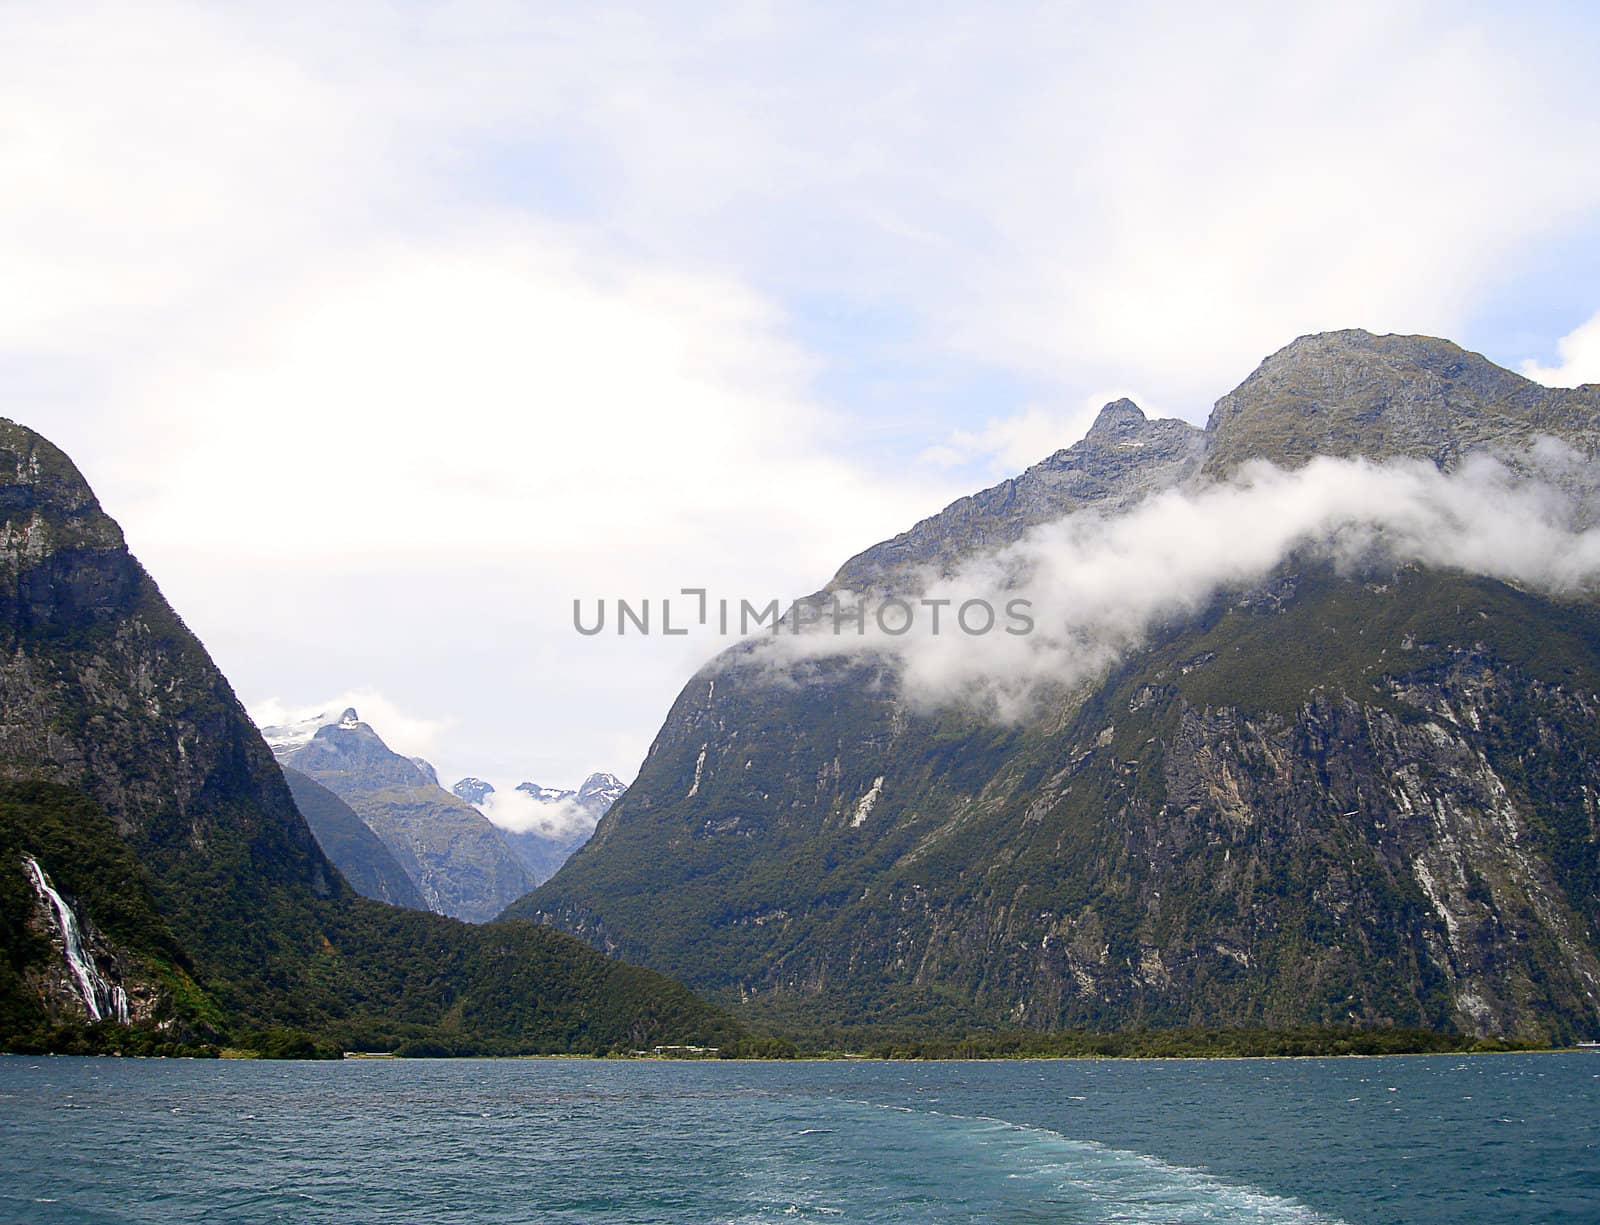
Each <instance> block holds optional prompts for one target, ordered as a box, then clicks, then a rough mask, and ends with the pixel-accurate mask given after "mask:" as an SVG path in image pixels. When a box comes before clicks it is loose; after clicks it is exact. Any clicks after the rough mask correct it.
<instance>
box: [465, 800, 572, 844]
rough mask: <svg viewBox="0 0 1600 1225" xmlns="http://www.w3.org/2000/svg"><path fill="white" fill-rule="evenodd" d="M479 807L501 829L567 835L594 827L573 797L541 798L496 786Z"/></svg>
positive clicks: (551, 835) (548, 834) (545, 834)
mask: <svg viewBox="0 0 1600 1225" xmlns="http://www.w3.org/2000/svg"><path fill="white" fill-rule="evenodd" d="M478 810H479V811H480V812H482V813H483V815H484V816H486V817H488V818H489V820H490V821H491V822H493V823H494V824H495V825H498V826H499V827H500V828H501V829H507V830H510V831H511V832H512V833H516V834H526V833H529V832H533V833H538V834H540V835H542V836H543V837H546V838H570V837H574V836H576V835H578V834H587V833H589V832H590V831H592V830H593V829H594V826H595V820H594V817H593V816H591V815H590V814H589V813H588V812H586V811H584V809H582V808H581V807H579V806H578V804H577V802H576V801H575V800H572V799H563V800H540V799H537V798H535V797H534V796H532V795H530V794H529V793H528V792H526V791H517V790H515V789H514V788H513V789H506V788H497V789H496V790H495V791H493V792H491V793H490V794H489V795H488V796H486V797H485V799H484V803H483V804H481V805H479V806H478Z"/></svg>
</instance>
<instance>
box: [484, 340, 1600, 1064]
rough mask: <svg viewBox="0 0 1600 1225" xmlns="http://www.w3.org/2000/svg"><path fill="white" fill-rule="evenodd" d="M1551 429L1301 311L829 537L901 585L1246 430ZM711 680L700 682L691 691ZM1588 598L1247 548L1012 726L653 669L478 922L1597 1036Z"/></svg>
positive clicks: (1164, 1010) (1063, 1015)
mask: <svg viewBox="0 0 1600 1225" xmlns="http://www.w3.org/2000/svg"><path fill="white" fill-rule="evenodd" d="M1537 434H1552V435H1554V436H1556V437H1559V438H1561V439H1563V440H1565V441H1567V442H1569V443H1572V444H1574V445H1576V446H1578V447H1580V448H1583V449H1584V450H1586V451H1587V452H1588V453H1589V454H1590V455H1593V453H1594V449H1595V447H1596V445H1597V443H1600V387H1589V388H1581V389H1577V390H1574V391H1565V392H1563V391H1549V390H1546V389H1544V388H1540V387H1537V386H1536V385H1534V384H1532V383H1529V382H1528V381H1527V380H1524V379H1521V378H1519V377H1517V376H1516V375H1513V374H1511V373H1509V372H1507V371H1504V370H1500V369H1498V368H1496V367H1494V366H1492V365H1491V364H1490V363H1488V362H1487V361H1485V360H1484V359H1482V358H1480V357H1477V356H1476V355H1474V354H1469V353H1466V352H1464V351H1463V350H1461V349H1459V348H1457V347H1456V346H1454V345H1451V344H1449V343H1447V342H1444V341H1438V340H1433V339H1429V338H1421V337H1374V336H1370V335H1368V334H1366V333H1361V332H1349V333H1331V334H1328V335H1325V336H1316V337H1308V338H1304V339H1302V340H1300V341H1297V342H1295V344H1293V345H1290V346H1289V347H1288V348H1286V349H1285V350H1283V351H1282V352H1280V353H1278V354H1275V355H1274V356H1273V357H1271V358H1269V359H1268V360H1267V361H1266V362H1265V363H1263V365H1262V367H1261V368H1260V369H1259V370H1257V371H1256V372H1255V373H1254V374H1253V375H1252V376H1251V377H1250V378H1249V379H1248V380H1246V382H1245V383H1244V384H1243V385H1241V386H1240V387H1239V388H1238V389H1237V390H1236V391H1234V392H1233V393H1231V394H1230V395H1228V396H1226V397H1224V398H1223V399H1222V400H1221V401H1219V402H1218V404H1217V408H1216V411H1215V413H1214V415H1213V417H1212V420H1211V422H1210V423H1209V425H1208V426H1207V429H1206V430H1205V431H1203V432H1202V431H1199V430H1196V429H1194V428H1193V427H1190V426H1187V425H1184V424H1183V423H1181V422H1149V421H1146V420H1145V419H1144V417H1143V415H1142V414H1141V413H1139V411H1138V410H1137V409H1136V408H1135V407H1133V406H1132V405H1130V404H1127V403H1126V402H1121V403H1118V404H1113V405H1108V406H1107V408H1106V409H1105V411H1104V412H1103V413H1102V414H1101V416H1100V419H1099V421H1097V422H1096V425H1095V428H1094V429H1093V430H1092V431H1091V433H1090V435H1089V437H1087V438H1085V439H1084V441H1083V442H1081V443H1079V444H1077V445H1076V446H1074V447H1071V448H1068V449H1067V450H1066V451H1063V452H1058V453H1057V454H1056V455H1055V456H1052V457H1051V458H1050V459H1049V460H1047V461H1045V463H1043V464H1040V465H1037V466H1035V467H1034V468H1032V469H1030V470H1029V472H1028V473H1025V474H1024V475H1023V476H1021V477H1019V478H1017V479H1016V480H1014V481H1008V482H1005V483H1003V484H1001V485H999V486H996V487H995V488H994V489H991V490H988V491H985V492H984V493H981V494H978V495H975V496H974V497H972V498H969V499H964V500H962V501H961V502H958V503H956V504H954V505H953V506H952V507H950V508H948V509H947V510H946V511H945V512H943V513H942V514H940V515H938V516H935V517H934V518H932V519H930V520H925V521H924V522H923V523H921V524H919V525H917V527H915V528H913V529H912V530H911V531H910V532H908V533H906V534H904V535H903V536H900V537H897V538H895V540H892V541H889V542H886V543H885V544H883V545H879V546H876V547H875V548H873V549H869V550H867V551H866V552H865V553H863V554H861V555H860V556H858V557H857V558H855V559H853V560H852V561H851V562H849V563H847V564H846V565H845V567H843V568H842V569H841V570H840V572H839V574H838V576H836V578H835V579H834V581H833V583H832V584H830V586H831V587H835V588H837V587H846V588H849V589H851V590H858V591H859V590H863V589H870V588H873V587H879V588H884V587H890V586H893V585H894V584H895V583H897V582H903V581H904V578H905V576H906V575H907V574H908V573H909V572H910V571H911V570H913V569H915V568H916V567H920V566H926V565H933V566H934V567H936V568H942V567H946V566H949V565H950V564H951V563H953V562H955V561H957V560H959V559H960V558H962V557H964V556H967V555H970V554H972V553H976V552H981V551H984V550H986V549H990V548H993V547H994V546H995V545H996V544H1001V543H1007V542H1009V541H1011V540H1013V539H1015V538H1016V537H1017V536H1018V535H1019V534H1020V532H1021V531H1022V530H1023V529H1024V528H1025V527H1026V526H1029V525H1032V524H1034V523H1040V522H1044V521H1047V520H1049V519H1053V518H1056V517H1059V516H1060V515H1062V514H1064V513H1067V512H1069V511H1073V510H1080V509H1084V508H1089V507H1093V508H1098V509H1101V510H1103V511H1106V512H1107V513H1115V512H1116V511H1118V510H1121V509H1123V508H1125V507H1127V506H1130V505H1132V504H1133V503H1134V502H1136V501H1138V500H1139V499H1140V498H1143V497H1146V496H1148V495H1149V494H1151V493H1152V492H1156V491H1159V490H1162V489H1167V488H1174V487H1186V486H1194V485H1197V484H1200V483H1204V482H1207V481H1210V480H1214V479H1220V478H1223V477H1225V476H1226V475H1227V474H1228V473H1230V472H1231V471H1233V470H1234V469H1235V468H1237V467H1238V466H1239V465H1240V464H1242V463H1244V462H1246V461H1248V460H1251V459H1269V460H1273V461H1275V462H1278V463H1280V464H1284V465H1291V466H1292V465H1296V464H1299V463H1303V462H1305V461H1306V460H1308V459H1309V458H1311V457H1313V456H1314V455H1318V454H1334V455H1356V454H1359V455H1364V456H1368V457H1370V458H1373V459H1385V458H1390V457H1395V456H1407V457H1414V458H1426V459H1432V460H1434V461H1435V462H1438V463H1440V464H1444V465H1450V464H1453V463H1454V462H1456V461H1457V460H1458V459H1459V458H1460V457H1461V456H1464V455H1466V454H1468V453H1470V452H1472V451H1475V450H1480V449H1484V448H1489V447H1496V446H1503V445H1512V444H1520V443H1525V442H1527V441H1528V440H1529V439H1531V438H1532V437H1533V436H1534V435H1537ZM713 682H714V684H713ZM1597 711H1600V613H1597V609H1596V606H1595V603H1594V601H1592V600H1587V599H1585V600H1567V601H1557V600H1552V599H1545V598H1540V597H1536V596H1533V595H1530V594H1527V593H1524V592H1520V591H1517V590H1515V589H1514V588H1511V587H1509V586H1506V585H1504V584H1500V583H1496V582H1492V581H1489V580H1480V579H1470V578H1466V577H1464V576H1462V575H1459V574H1452V573H1441V572H1430V571H1426V570H1422V569H1416V568H1408V569H1399V570H1394V571H1392V572H1383V573H1362V574H1354V575H1342V574H1337V573H1335V572H1333V571H1332V570H1331V569H1328V568H1326V567H1324V566H1321V565H1319V564H1312V563H1304V564H1297V565H1291V566H1285V567H1284V568H1283V569H1281V570H1280V571H1279V572H1278V573H1275V574H1274V575H1273V576H1272V577H1271V578H1270V580H1269V581H1268V582H1266V583H1264V584H1262V585H1261V586H1260V587H1258V588H1257V589H1255V590H1250V591H1234V592H1231V593H1229V594H1228V595H1226V596H1225V597H1219V598H1218V599H1217V600H1215V601H1214V602H1213V604H1212V605H1211V606H1210V607H1208V608H1207V609H1205V610H1204V611H1203V612H1202V613H1201V614H1199V615H1197V616H1194V617H1192V618H1190V619H1188V620H1186V621H1184V622H1183V623H1181V624H1176V625H1172V626H1170V627H1168V628H1167V629H1166V630H1164V631H1162V633H1160V634H1159V635H1158V636H1157V637H1156V638H1155V639H1154V640H1153V641H1151V642H1149V643H1148V644H1147V645H1146V646H1145V648H1144V649H1143V650H1141V651H1139V652H1138V653H1136V654H1134V655H1133V656H1131V657H1129V658H1127V659H1125V660H1124V661H1123V662H1122V664H1121V665H1119V666H1118V667H1117V668H1116V669H1115V670H1114V671H1112V672H1111V673H1109V674H1108V675H1105V676H1103V677H1101V678H1100V679H1098V680H1097V681H1095V682H1093V683H1091V684H1089V685H1086V686H1083V687H1081V688H1080V689H1079V690H1077V691H1075V692H1072V693H1070V694H1065V695H1063V696H1062V698H1061V700H1060V701H1059V702H1057V703H1056V704H1054V705H1053V706H1052V707H1051V708H1050V709H1049V710H1048V711H1047V712H1046V713H1045V714H1043V715H1041V716H1040V717H1038V718H1036V719H1034V720H1033V721H1031V722H1028V723H1024V724H1020V725H997V724H992V723H985V722H982V721H980V720H978V719H976V718H974V717H972V716H970V715H967V714H964V713H962V712H960V711H957V710H946V711H942V712H938V713H934V714H928V713H919V712H918V711H916V710H913V709H910V708H908V707H907V706H906V705H905V704H903V703H902V702H901V701H900V700H899V699H898V697H897V691H896V687H895V684H894V678H893V676H892V675H891V674H889V673H888V672H887V671H886V670H884V668H883V667H882V666H880V665H875V664H872V663H870V662H867V661H865V660H863V659H855V660H825V661H822V662H820V663H817V664H814V665H813V666H812V667H811V668H810V671H809V673H808V675H807V676H806V677H805V680H804V683H797V684H788V685H774V684H773V683H772V679H771V675H770V673H769V672H768V671H766V670H765V669H762V668H758V667H756V666H754V665H753V664H751V663H750V662H748V657H747V653H746V652H744V651H743V650H742V649H741V648H737V647H736V648H733V649H731V650H730V651H729V652H727V653H725V654H724V656H723V657H721V658H720V659H718V660H717V661H715V662H714V663H713V664H712V665H711V666H709V667H708V668H707V669H706V670H705V671H703V672H702V673H701V674H700V675H699V676H697V677H696V678H695V679H694V680H692V681H691V682H690V683H689V684H688V685H687V686H686V687H685V689H684V691H683V692H682V694H681V695H680V696H679V698H678V700H677V702H676V703H675V704H674V706H673V708H672V710H671V712H670V713H669V714H668V716H667V719H666V722H665V724H664V725H663V727H662V729H661V732H660V733H659V735H658V736H657V738H656V741H655V743H654V745H653V746H652V748H651V751H650V754H649V756H648V757H647V759H646V761H645V763H644V765H643V767H642V769H641V771H640V775H639V778H638V779H637V780H636V781H635V782H634V784H633V785H632V787H631V788H630V789H629V790H628V792H627V794H626V795H625V796H624V797H623V798H622V799H621V800H620V801H619V802H618V803H617V804H616V805H615V807H614V808H613V809H612V810H611V812H610V813H609V814H608V815H607V816H606V818H605V819H604V820H602V821H601V823H600V826H599V828H598V829H597V831H596V833H595V836H594V837H593V839H591V841H590V842H589V844H588V845H587V846H586V847H585V848H584V849H583V850H581V851H579V852H578V853H577V854H576V855H574V856H573V858H572V859H571V860H570V861H569V862H568V864H567V865H566V866H565V867H564V868H563V869H562V870H561V871H560V872H559V873H557V875H556V876H555V877H554V878H553V879H552V880H550V881H549V882H547V883H546V884H545V885H543V886H542V887H541V888H540V889H539V890H537V891H536V892H535V893H534V894H533V895H531V896H530V897H529V898H527V899H524V900H523V901H522V902H520V903H518V904H517V905H516V906H515V907H513V908H512V909H511V911H510V912H509V913H511V914H516V915H522V916H527V917H537V918H540V919H541V920H543V921H545V922H549V923H553V924H556V925H558V926H561V927H563V928H565V929H566V930H569V931H572V932H575V933H577V934H579V935H581V936H583V937H584V938H585V939H588V940H590V941H591V942H593V943H595V944H596V945H598V946H600V947H604V948H607V949H611V950H614V951H618V952H621V953H623V954H625V955H627V956H630V957H632V958H636V959H640V960H643V961H644V962H646V963H647V964H651V965H654V966H656V967H658V968H662V969H666V970H668V971H670V972H673V973H676V974H679V975H680V976H683V977H685V978H686V979H687V980H688V981H689V982H690V983H691V984H693V985H696V986H698V987H700V988H703V989H705V990H707V991H709V992H713V993H715V994H717V995H718V996H720V997H721V998H723V999H726V1000H730V1001H740V1002H742V1003H743V1005H744V1006H745V1007H747V1008H750V1009H752V1010H755V1011H758V1012H766V1013H768V1014H769V1015H774V1016H780V1017H785V1018H790V1019H804V1020H810V1021H834V1020H857V1021H869V1020H879V1021H881V1020H893V1021H917V1020H922V1021H940V1022H945V1023H968V1022H981V1023H1021V1024H1028V1025H1038V1026H1046V1027H1050V1026H1060V1025H1079V1024H1085V1025H1094V1026H1119V1025H1129V1024H1170V1023H1189V1024H1214V1025H1237V1024H1246V1023H1266V1024H1274V1025H1289V1024H1297V1023H1344V1022H1356V1023H1363V1024H1365V1023H1402V1024H1422V1025H1430V1026H1447V1027H1457V1028H1460V1029H1463V1030H1467V1031H1470V1032H1477V1033H1485V1034H1487V1033H1506V1034H1518V1035H1534V1034H1539V1035H1544V1036H1550V1037H1569V1036H1572V1035H1584V1036H1587V1035H1592V1034H1595V1033H1597V1032H1600V964H1597V962H1596V952H1597V949H1600V893H1597V890H1600V810H1597V808H1596V804H1597V799H1596V797H1597V796H1600V732H1597V726H1600V725H1597V723H1596V721H1595V718H1594V713H1595V712H1597Z"/></svg>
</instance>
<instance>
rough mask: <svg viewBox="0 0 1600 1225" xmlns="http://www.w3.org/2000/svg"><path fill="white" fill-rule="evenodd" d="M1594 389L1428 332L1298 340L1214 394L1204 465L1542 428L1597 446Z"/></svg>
mask: <svg viewBox="0 0 1600 1225" xmlns="http://www.w3.org/2000/svg"><path fill="white" fill-rule="evenodd" d="M1597 414H1600V389H1596V388H1578V389H1576V390H1571V391H1567V390H1557V389H1552V388H1547V387H1542V386H1540V385H1539V384H1537V383H1534V382H1531V381H1530V380H1528V379H1525V378H1523V377H1522V376H1521V375H1518V374H1513V373H1512V372H1511V371H1509V370H1505V369H1503V368H1501V367H1499V366H1496V365H1495V364H1494V363H1493V362H1491V361H1489V360H1488V359H1487V358H1485V357H1483V356H1481V355H1480V354H1477V353H1473V352H1470V351H1468V350H1466V349H1463V348H1461V347H1460V346H1459V345H1455V344H1452V343H1451V342H1450V341H1448V340H1440V339H1438V338H1437V337H1433V336H1395V335H1387V336H1378V335H1374V334H1373V333H1371V332H1365V331H1361V330H1359V329H1350V330H1346V331H1340V332H1322V333H1318V334H1315V335H1311V336H1302V337H1300V338H1299V339H1297V340H1295V341H1293V342H1292V343H1290V344H1288V345H1286V346H1284V347H1283V348H1282V349H1280V350H1278V351H1277V352H1276V353H1274V354H1272V355H1271V356H1270V357H1268V358H1267V359H1266V360H1265V361H1263V362H1262V363H1261V364H1260V365H1259V366H1258V367H1257V368H1256V369H1255V371H1254V372H1253V373H1252V374H1251V375H1250V377H1249V378H1247V379H1245V381H1244V382H1243V383H1241V384H1240V385H1239V386H1238V387H1237V388H1235V389H1234V390H1233V391H1231V392H1229V393H1228V394H1227V395H1225V396H1223V397H1222V399H1220V400H1218V401H1217V403H1216V407H1215V408H1214V409H1213V411H1212V414H1211V419H1210V421H1209V423H1208V424H1207V426H1206V434H1207V438H1208V448H1207V456H1206V465H1205V468H1206V472H1207V473H1208V474H1210V475H1214V476H1223V477H1225V476H1227V475H1228V474H1229V473H1231V472H1233V471H1234V470H1235V469H1236V468H1237V467H1238V466H1239V465H1240V464H1242V463H1244V462H1246V461H1248V460H1251V459H1268V460H1271V461H1273V462H1274V463H1278V464H1281V465H1284V466H1287V467H1298V466H1300V465H1301V464H1304V463H1306V462H1308V461H1309V460H1311V459H1312V458H1314V457H1315V456H1318V455H1333V456H1353V455H1362V456H1365V457H1367V458H1368V459H1376V460H1381V459H1394V458H1401V457H1404V458H1410V459H1426V460H1431V461H1433V462H1434V463H1437V464H1440V465H1445V466H1448V465H1449V464H1452V463H1454V462H1455V461H1456V460H1457V459H1459V458H1460V457H1461V456H1462V455H1464V454H1466V453H1467V452H1469V451H1473V450H1483V449H1489V448H1495V447H1502V446H1511V445H1517V444H1520V443H1522V442H1524V441H1526V440H1527V439H1528V438H1529V437H1530V436H1531V435H1532V434H1535V433H1544V434H1551V435H1554V436H1555V437H1558V438H1562V439H1564V440H1566V441H1568V442H1570V443H1572V444H1574V445H1576V446H1579V447H1581V448H1583V449H1586V450H1592V449H1593V448H1594V445H1595V443H1596V441H1597V438H1600V431H1597V428H1596V421H1597Z"/></svg>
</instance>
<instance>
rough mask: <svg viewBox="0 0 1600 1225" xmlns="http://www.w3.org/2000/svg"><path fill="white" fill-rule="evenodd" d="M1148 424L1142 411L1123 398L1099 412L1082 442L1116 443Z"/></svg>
mask: <svg viewBox="0 0 1600 1225" xmlns="http://www.w3.org/2000/svg"><path fill="white" fill-rule="evenodd" d="M1149 423H1150V422H1149V418H1147V417H1146V416H1145V415H1144V410H1143V409H1142V408H1140V407H1139V406H1138V405H1137V404H1135V403H1134V402H1133V401H1132V400H1130V399H1128V398H1127V397H1126V396H1124V397H1123V398H1122V399H1120V400H1113V401H1111V403H1109V404H1107V405H1106V406H1105V407H1104V408H1102V409H1101V410H1100V414H1099V416H1097V417H1096V418H1095V419H1094V424H1093V425H1091V426H1090V427H1089V432H1088V433H1087V434H1086V435H1084V440H1085V441H1090V440H1094V441H1118V440H1120V439H1123V438H1126V437H1128V436H1129V435H1130V434H1138V433H1140V432H1141V431H1143V429H1144V427H1145V426H1146V425H1148V424H1149Z"/></svg>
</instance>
